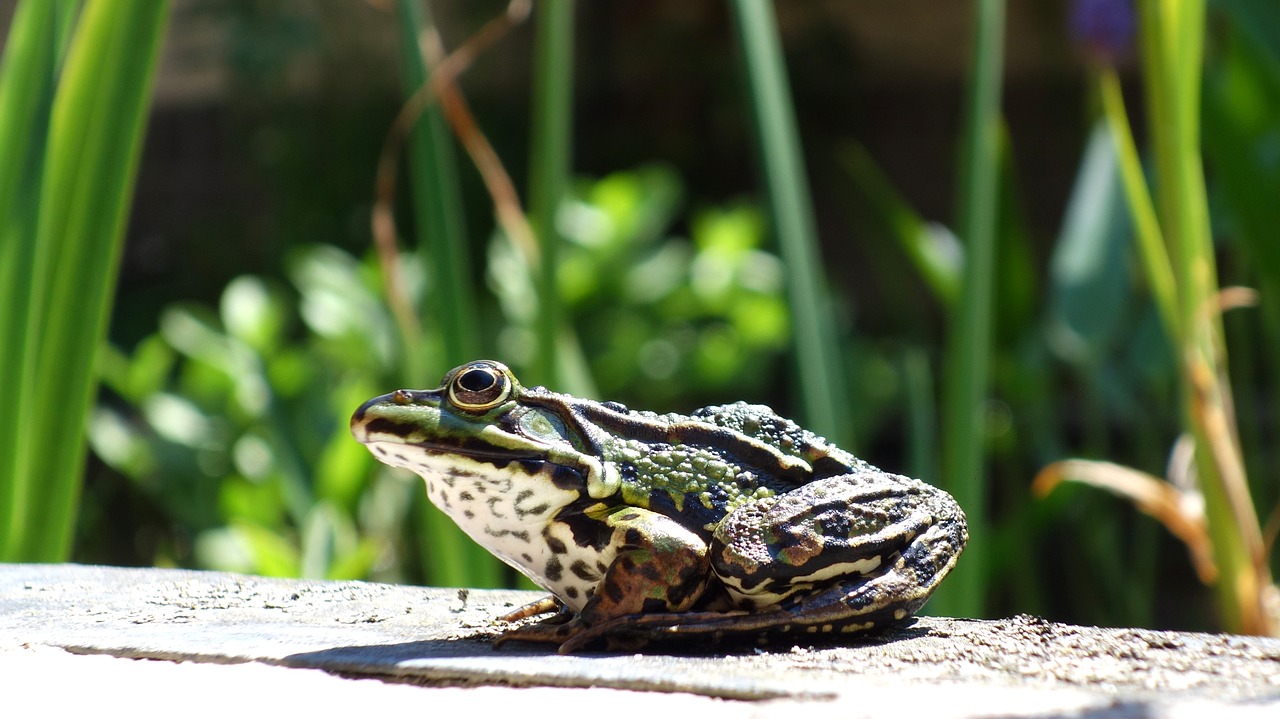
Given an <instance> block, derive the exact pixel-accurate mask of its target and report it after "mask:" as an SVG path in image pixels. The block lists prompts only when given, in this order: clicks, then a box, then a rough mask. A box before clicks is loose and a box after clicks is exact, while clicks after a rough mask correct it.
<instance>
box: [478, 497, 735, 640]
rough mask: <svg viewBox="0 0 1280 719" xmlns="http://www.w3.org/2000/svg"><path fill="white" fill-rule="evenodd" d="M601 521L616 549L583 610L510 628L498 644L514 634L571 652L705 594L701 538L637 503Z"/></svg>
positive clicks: (516, 637) (706, 575) (682, 608)
mask: <svg viewBox="0 0 1280 719" xmlns="http://www.w3.org/2000/svg"><path fill="white" fill-rule="evenodd" d="M603 521H605V522H606V523H607V525H608V526H609V528H610V529H612V539H611V541H610V544H611V545H613V546H617V547H618V551H617V553H616V555H615V557H614V559H613V562H612V563H611V564H610V565H609V567H608V569H607V570H606V571H605V574H604V577H603V578H602V579H601V580H600V584H599V585H598V586H597V587H596V590H595V593H594V594H592V596H591V599H589V600H588V601H587V603H586V604H585V605H584V606H583V608H582V611H580V612H578V614H577V616H575V617H573V619H571V620H569V621H567V622H562V623H556V622H552V621H544V622H540V623H538V624H532V625H529V626H524V627H517V628H515V629H511V630H508V631H506V632H504V633H503V635H502V636H501V637H500V638H499V639H498V643H499V644H501V643H503V642H506V641H510V640H513V639H514V640H520V641H534V642H550V643H554V644H559V645H560V652H561V653H569V652H572V651H574V650H576V649H580V648H581V647H583V646H584V645H586V644H588V643H590V642H592V641H593V640H596V639H599V638H602V637H604V636H606V635H608V634H609V633H611V632H613V631H615V630H617V629H620V628H625V627H626V625H627V624H628V623H629V621H631V620H632V619H633V618H635V617H639V616H641V615H643V614H645V613H651V612H652V613H663V614H665V613H673V612H675V613H678V612H685V611H687V610H688V609H689V608H691V607H692V606H693V605H694V604H695V603H696V602H697V601H698V599H699V598H700V597H701V596H702V593H703V591H704V590H705V589H706V586H707V583H708V581H709V579H710V577H711V567H710V564H709V563H708V562H707V544H706V542H705V541H703V539H702V538H701V537H699V536H698V535H697V534H695V533H693V532H691V531H689V530H688V529H686V528H685V527H683V526H681V525H680V524H678V523H676V522H675V521H674V520H672V519H671V518H669V517H666V516H664V515H662V514H658V513H657V512H651V511H649V510H647V509H641V508H638V507H622V508H620V509H618V510H615V511H613V512H611V513H609V514H608V515H607V516H606V517H605V518H604V519H603ZM553 619H555V618H553Z"/></svg>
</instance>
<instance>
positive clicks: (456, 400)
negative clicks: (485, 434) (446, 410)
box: [449, 364, 511, 412]
mask: <svg viewBox="0 0 1280 719" xmlns="http://www.w3.org/2000/svg"><path fill="white" fill-rule="evenodd" d="M510 396H511V380H510V379H509V378H508V377H507V375H506V373H505V372H503V371H501V370H500V369H498V368H497V367H494V366H493V365H490V364H475V365H472V366H470V367H467V368H466V369H463V370H462V371H461V372H459V373H458V374H456V375H454V376H453V381H452V382H450V383H449V400H450V401H451V402H453V404H454V405H455V406H457V407H458V408H459V409H464V410H467V411H471V412H483V411H485V410H489V409H492V408H494V407H496V406H498V405H499V404H501V403H503V402H505V401H506V400H507V398H508V397H510Z"/></svg>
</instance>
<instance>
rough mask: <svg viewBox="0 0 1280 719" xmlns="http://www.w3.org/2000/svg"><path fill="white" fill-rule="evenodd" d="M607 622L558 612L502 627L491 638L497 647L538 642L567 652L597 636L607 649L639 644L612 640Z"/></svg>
mask: <svg viewBox="0 0 1280 719" xmlns="http://www.w3.org/2000/svg"><path fill="white" fill-rule="evenodd" d="M609 624H612V622H606V623H605V624H603V625H591V624H587V623H585V622H583V621H582V620H581V618H579V617H572V618H570V616H569V615H568V614H567V613H566V614H559V615H556V616H554V617H550V618H548V619H544V620H542V621H540V622H537V623H535V624H529V625H526V626H522V627H514V628H512V629H508V630H506V631H504V632H503V633H502V636H500V637H498V638H497V639H495V640H494V641H493V648H494V649H497V648H499V647H501V646H502V645H503V644H506V643H507V642H511V641H516V642H538V643H542V644H555V645H556V646H557V647H558V651H559V652H560V653H561V654H571V653H573V652H576V651H581V650H582V649H584V648H586V646H587V645H589V644H591V643H593V642H595V641H597V640H605V642H606V646H607V647H608V648H609V649H619V648H622V647H624V646H626V647H635V646H639V644H636V643H634V642H625V641H624V642H621V643H620V642H617V641H614V638H613V637H610V636H609V632H610V629H609V627H608V626H607V625H609Z"/></svg>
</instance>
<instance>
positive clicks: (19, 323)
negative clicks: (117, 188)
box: [0, 0, 66, 560]
mask: <svg viewBox="0 0 1280 719" xmlns="http://www.w3.org/2000/svg"><path fill="white" fill-rule="evenodd" d="M65 8H66V4H65V3H64V4H57V3H52V2H39V1H38V0H28V1H27V2H24V3H22V4H21V5H19V6H18V7H17V9H16V11H15V13H14V17H13V22H12V24H11V25H10V28H9V38H8V42H7V43H6V44H5V49H4V58H3V60H2V61H0V307H3V308H4V311H3V312H0V347H2V348H4V350H3V351H0V389H2V390H3V392H4V394H5V396H9V397H16V396H17V390H18V388H19V387H21V386H22V384H23V379H24V378H23V364H22V356H23V353H22V347H23V346H24V344H25V342H26V338H27V336H28V334H29V333H28V327H29V322H30V319H31V316H30V315H31V313H30V311H29V308H30V306H31V291H32V275H31V271H30V268H31V266H32V265H33V264H34V262H35V260H34V258H35V249H36V244H35V243H34V242H32V241H31V240H30V238H32V237H34V236H35V233H36V220H37V209H38V207H39V202H40V193H39V188H40V177H41V173H42V166H41V161H42V159H43V155H44V147H45V140H46V138H47V137H48V124H49V113H50V111H51V108H52V105H53V90H54V80H55V78H56V73H57V66H58V60H59V57H60V53H59V51H58V48H59V43H58V42H57V41H56V38H57V32H58V18H57V15H58V12H59V10H60V9H65ZM17 416H18V415H16V414H13V415H11V417H12V418H11V419H10V420H8V421H6V422H4V423H0V560H3V559H6V558H14V557H16V556H17V554H16V548H17V546H18V545H19V544H20V543H21V541H22V536H21V533H22V530H23V527H24V526H25V525H24V519H25V517H22V516H19V515H18V512H19V511H20V510H21V509H23V508H25V507H26V505H27V503H28V501H29V500H28V494H29V492H30V491H31V490H32V489H33V487H32V483H31V482H30V481H27V480H24V478H23V477H22V476H21V475H20V474H19V472H18V433H19V423H18V422H17Z"/></svg>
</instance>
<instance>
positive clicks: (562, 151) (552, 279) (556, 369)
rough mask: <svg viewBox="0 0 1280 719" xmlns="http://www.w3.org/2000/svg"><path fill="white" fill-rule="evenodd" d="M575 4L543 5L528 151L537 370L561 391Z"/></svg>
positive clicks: (553, 0)
mask: <svg viewBox="0 0 1280 719" xmlns="http://www.w3.org/2000/svg"><path fill="white" fill-rule="evenodd" d="M573 11H574V0H544V2H541V3H539V4H538V14H537V31H536V32H537V35H536V38H535V40H534V62H533V116H532V120H531V124H532V130H531V138H530V147H529V165H530V168H529V222H530V224H531V225H532V226H533V231H534V234H535V235H536V236H537V239H538V249H539V252H538V257H539V263H538V277H537V287H538V322H537V327H536V335H537V343H538V344H537V347H536V350H535V351H536V355H535V360H534V367H533V373H532V374H533V376H534V377H536V378H539V379H538V380H536V381H540V382H547V383H552V384H555V385H559V386H565V385H566V384H568V382H567V378H564V377H562V376H561V367H560V362H559V344H560V342H559V340H560V335H561V324H562V322H561V314H562V312H561V309H560V294H559V291H558V284H557V280H556V273H557V268H558V263H557V257H558V252H557V246H558V245H559V244H560V233H559V231H558V230H557V229H556V212H557V211H558V210H559V209H560V203H561V201H563V200H564V198H565V196H566V194H567V193H568V190H569V167H570V159H571V157H572V154H573V144H572V141H571V138H572V135H573Z"/></svg>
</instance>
